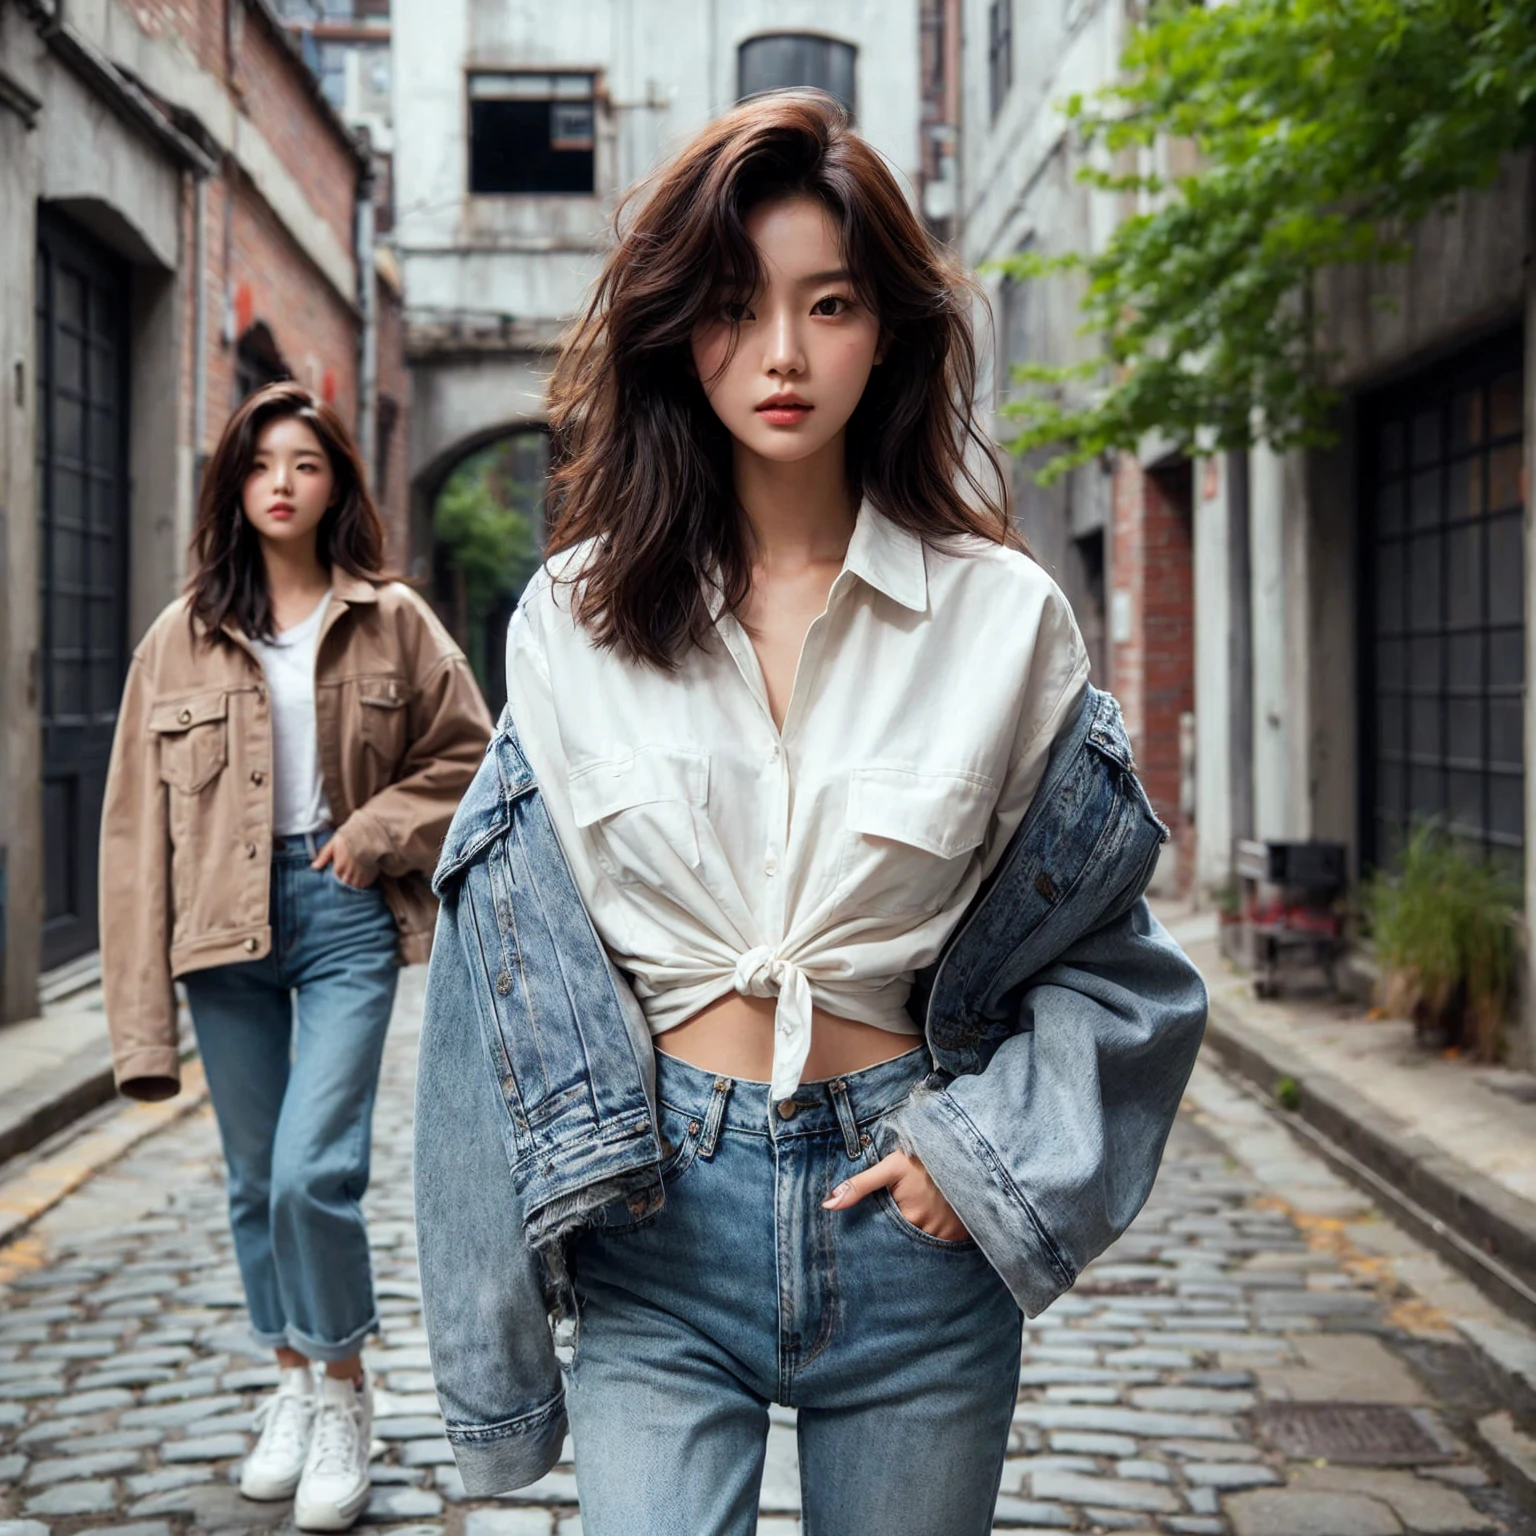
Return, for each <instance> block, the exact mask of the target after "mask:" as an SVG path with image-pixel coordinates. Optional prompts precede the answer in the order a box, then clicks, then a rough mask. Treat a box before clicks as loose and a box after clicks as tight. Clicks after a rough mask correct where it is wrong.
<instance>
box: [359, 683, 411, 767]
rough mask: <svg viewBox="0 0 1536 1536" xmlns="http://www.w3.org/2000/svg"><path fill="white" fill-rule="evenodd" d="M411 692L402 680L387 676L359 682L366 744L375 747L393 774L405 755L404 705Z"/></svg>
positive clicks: (360, 705) (363, 735) (361, 714)
mask: <svg viewBox="0 0 1536 1536" xmlns="http://www.w3.org/2000/svg"><path fill="white" fill-rule="evenodd" d="M408 696H409V689H408V688H407V687H406V683H405V679H404V678H402V677H391V676H389V675H387V674H385V675H381V676H378V677H360V678H358V680H357V702H358V706H359V709H358V712H359V715H360V716H361V719H362V727H363V728H362V738H363V744H364V745H365V746H368V747H372V748H373V750H374V751H375V752H377V753H378V755H379V757H380V758H381V759H382V760H383V762H384V764H385V766H386V767H387V768H389V769H390V770H391V771H393V769H394V768H395V766H396V765H397V764H398V763H399V761H400V759H401V758H402V757H404V756H405V723H406V722H405V706H406V704H407V702H408V701H409V697H408Z"/></svg>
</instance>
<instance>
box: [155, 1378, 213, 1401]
mask: <svg viewBox="0 0 1536 1536" xmlns="http://www.w3.org/2000/svg"><path fill="white" fill-rule="evenodd" d="M216 1387H217V1383H216V1382H215V1381H214V1380H213V1378H212V1377H209V1376H178V1377H177V1378H176V1379H175V1380H174V1381H162V1382H157V1383H156V1384H155V1385H154V1386H152V1387H146V1388H145V1389H144V1401H145V1402H146V1403H179V1402H185V1401H186V1400H187V1399H188V1398H192V1397H207V1396H209V1395H210V1394H211V1393H212V1392H214V1391H215V1389H216Z"/></svg>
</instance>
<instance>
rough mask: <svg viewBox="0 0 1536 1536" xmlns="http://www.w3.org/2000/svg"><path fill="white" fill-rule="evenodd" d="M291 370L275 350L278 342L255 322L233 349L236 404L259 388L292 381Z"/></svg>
mask: <svg viewBox="0 0 1536 1536" xmlns="http://www.w3.org/2000/svg"><path fill="white" fill-rule="evenodd" d="M292 377H293V370H292V369H291V368H289V366H288V364H287V363H285V362H284V361H283V354H282V353H281V352H279V351H278V350H277V340H276V338H275V337H274V336H273V335H272V332H271V331H270V330H268V329H267V327H266V325H265V324H264V323H263V322H262V321H260V320H258V321H257V322H256V324H255V325H253V326H252V327H251V328H250V329H249V330H248V331H247V332H246V333H245V334H244V335H243V336H242V337H241V338H240V340H239V343H238V344H237V345H236V347H235V404H236V405H239V404H240V402H241V401H242V400H245V399H248V398H249V397H250V396H251V395H254V394H255V393H256V391H257V390H258V389H263V388H265V387H266V386H267V385H268V384H275V383H277V381H278V380H279V379H291V378H292Z"/></svg>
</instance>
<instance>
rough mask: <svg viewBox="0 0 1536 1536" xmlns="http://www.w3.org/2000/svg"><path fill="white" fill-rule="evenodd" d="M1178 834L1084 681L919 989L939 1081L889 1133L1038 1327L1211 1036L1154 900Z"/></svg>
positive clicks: (1115, 713) (1138, 1186)
mask: <svg viewBox="0 0 1536 1536" xmlns="http://www.w3.org/2000/svg"><path fill="white" fill-rule="evenodd" d="M1164 835H1165V829H1164V828H1163V826H1162V824H1161V823H1160V822H1159V821H1158V820H1157V818H1156V816H1155V815H1154V813H1153V811H1152V808H1151V806H1150V805H1149V804H1148V802H1147V799H1146V795H1145V793H1144V792H1143V790H1142V788H1141V785H1140V784H1139V782H1137V780H1136V776H1135V772H1134V767H1133V765H1132V761H1131V754H1130V743H1129V741H1128V740H1127V739H1126V737H1125V733H1124V727H1123V725H1122V724H1121V721H1120V714H1119V709H1118V707H1117V706H1116V705H1115V702H1114V700H1113V698H1111V697H1110V696H1109V695H1108V694H1101V693H1098V692H1096V691H1094V690H1091V689H1090V690H1089V697H1088V699H1087V701H1086V703H1085V705H1084V708H1083V713H1082V718H1081V720H1080V721H1079V723H1078V726H1077V727H1076V729H1075V730H1074V731H1072V732H1070V733H1069V734H1068V736H1067V737H1066V738H1064V739H1063V741H1062V742H1061V743H1059V744H1058V748H1057V751H1056V753H1054V754H1053V757H1052V762H1051V765H1050V767H1049V768H1048V769H1047V772H1046V778H1045V781H1044V783H1043V785H1042V789H1041V792H1040V794H1039V796H1037V801H1036V804H1035V806H1033V807H1032V808H1031V810H1030V813H1029V816H1028V817H1027V818H1026V820H1025V822H1024V825H1023V826H1022V827H1021V828H1020V829H1019V831H1018V832H1017V833H1016V834H1015V839H1014V843H1013V844H1011V845H1010V847H1009V850H1008V852H1007V854H1005V856H1004V860H1003V864H1002V865H1001V866H1000V875H999V878H998V881H997V883H996V884H995V885H994V887H993V889H992V890H991V891H989V892H988V893H986V895H985V896H984V897H982V898H978V903H977V904H976V908H974V909H973V910H977V911H978V919H979V920H978V921H977V922H976V923H975V924H974V925H971V926H967V925H965V924H963V925H962V931H961V934H960V936H959V937H958V939H957V940H956V942H955V943H954V945H953V946H952V948H951V951H950V952H949V954H950V959H949V966H948V969H947V971H946V969H945V968H944V967H943V966H942V965H941V967H940V968H939V970H938V973H937V977H936V978H934V979H932V980H930V981H928V982H926V983H925V988H926V987H931V988H932V990H931V992H925V996H924V1001H925V1002H926V1004H927V1009H926V1011H927V1015H928V1018H927V1023H928V1031H927V1032H928V1039H929V1042H930V1044H931V1045H932V1046H933V1048H934V1052H935V1060H936V1062H937V1063H938V1065H939V1066H940V1068H941V1069H942V1070H940V1071H939V1072H936V1073H935V1074H934V1075H933V1077H931V1078H930V1079H929V1080H928V1082H927V1083H925V1084H922V1085H919V1086H918V1087H917V1088H916V1089H915V1090H914V1091H913V1093H912V1095H911V1097H910V1099H909V1100H908V1101H907V1103H906V1104H905V1105H903V1106H902V1108H901V1109H900V1110H899V1111H898V1112H897V1114H896V1116H895V1117H894V1128H895V1130H896V1132H897V1135H898V1137H899V1139H900V1144H901V1145H902V1146H903V1147H904V1148H905V1149H906V1150H907V1151H908V1152H909V1153H911V1154H913V1155H914V1156H916V1157H917V1158H919V1159H920V1160H921V1162H922V1163H923V1165H924V1167H925V1168H926V1169H927V1170H928V1172H929V1174H930V1175H931V1176H932V1177H933V1180H934V1182H935V1183H936V1184H937V1185H938V1186H939V1189H940V1190H941V1191H942V1192H943V1194H944V1197H945V1198H946V1199H947V1200H948V1201H949V1203H950V1204H951V1205H952V1206H953V1207H954V1209H955V1212H956V1214H957V1215H958V1216H959V1217H960V1219H961V1220H962V1221H963V1222H964V1223H965V1225H966V1227H967V1228H968V1229H969V1231H970V1233H971V1235H972V1237H974V1238H975V1239H976V1242H977V1243H978V1245H979V1246H980V1248H981V1250H982V1252H983V1253H985V1254H986V1256H987V1258H988V1259H989V1260H990V1261H991V1263H992V1265H993V1266H994V1267H995V1268H996V1269H997V1271H998V1273H999V1274H1000V1275H1002V1277H1003V1279H1004V1281H1005V1282H1006V1283H1007V1285H1008V1288H1009V1290H1010V1291H1011V1292H1012V1294H1013V1296H1014V1298H1015V1300H1016V1301H1017V1302H1018V1303H1019V1305H1020V1307H1021V1308H1022V1309H1023V1310H1024V1311H1025V1312H1026V1313H1027V1314H1029V1315H1031V1316H1033V1315H1035V1314H1037V1313H1039V1312H1041V1311H1043V1310H1044V1309H1045V1308H1046V1307H1048V1306H1049V1305H1050V1304H1051V1302H1053V1301H1054V1300H1055V1299H1056V1298H1057V1297H1058V1296H1059V1295H1060V1294H1061V1293H1062V1292H1063V1291H1065V1290H1067V1289H1068V1288H1070V1287H1071V1285H1072V1284H1073V1283H1074V1282H1075V1281H1076V1279H1077V1277H1078V1274H1079V1273H1080V1272H1081V1270H1082V1269H1083V1266H1084V1265H1086V1264H1087V1263H1088V1262H1089V1261H1090V1260H1091V1259H1093V1258H1095V1257H1096V1256H1097V1255H1098V1254H1100V1253H1102V1252H1103V1250H1104V1249H1105V1248H1107V1247H1108V1246H1109V1245H1110V1244H1111V1243H1112V1242H1113V1241H1114V1240H1115V1239H1116V1238H1117V1237H1118V1236H1119V1235H1120V1234H1121V1233H1122V1232H1123V1231H1124V1230H1125V1229H1126V1227H1128V1226H1129V1225H1130V1223H1131V1221H1132V1220H1133V1219H1134V1217H1135V1215H1136V1213H1137V1212H1138V1211H1139V1210H1140V1209H1141V1207H1142V1205H1143V1204H1144V1202H1145V1201H1146V1198H1147V1196H1148V1194H1149V1193H1150V1192H1151V1189H1152V1182H1153V1180H1154V1178H1155V1177H1156V1175H1157V1169H1158V1164H1159V1162H1160V1161H1161V1159H1162V1155H1163V1148H1164V1145H1165V1144H1166V1142H1167V1138H1168V1133H1169V1130H1170V1129H1171V1127H1172V1125H1173V1119H1174V1116H1175V1114H1176V1113H1177V1112H1178V1107H1179V1101H1180V1099H1181V1098H1182V1096H1183V1092H1184V1086H1185V1084H1186V1083H1187V1082H1188V1080H1189V1074H1190V1072H1191V1070H1192V1069H1193V1067H1194V1061H1195V1056H1196V1053H1197V1052H1198V1050H1199V1047H1200V1039H1201V1036H1202V1034H1203V1033H1204V1029H1205V1017H1206V992H1205V984H1204V982H1203V981H1202V979H1201V977H1200V973H1199V971H1197V970H1196V969H1195V967H1194V966H1193V965H1192V964H1191V963H1190V961H1189V959H1188V958H1187V957H1186V956H1185V954H1184V952H1183V951H1182V950H1181V949H1180V948H1179V946H1178V944H1177V943H1176V942H1175V941H1174V940H1173V939H1172V938H1171V937H1170V936H1169V934H1168V933H1167V931H1166V930H1165V929H1164V928H1163V927H1162V925H1161V924H1160V923H1159V922H1158V921H1157V919H1156V918H1155V917H1154V916H1153V915H1152V911H1151V909H1150V908H1149V907H1148V905H1147V903H1146V900H1145V897H1144V892H1145V889H1146V886H1147V883H1148V881H1149V879H1150V878H1151V874H1152V870H1153V868H1154V866H1155V861H1156V852H1157V846H1158V844H1159V842H1160V841H1161V840H1162V838H1163V836H1164Z"/></svg>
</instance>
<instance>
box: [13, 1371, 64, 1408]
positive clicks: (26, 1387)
mask: <svg viewBox="0 0 1536 1536" xmlns="http://www.w3.org/2000/svg"><path fill="white" fill-rule="evenodd" d="M65 1390H66V1388H65V1386H64V1378H63V1377H62V1376H33V1377H31V1378H29V1379H28V1380H26V1381H8V1382H5V1383H4V1384H0V1402H8V1403H30V1402H35V1401H36V1400H37V1399H38V1398H40V1397H58V1396H59V1394H60V1393H62V1392H63V1391H65Z"/></svg>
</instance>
